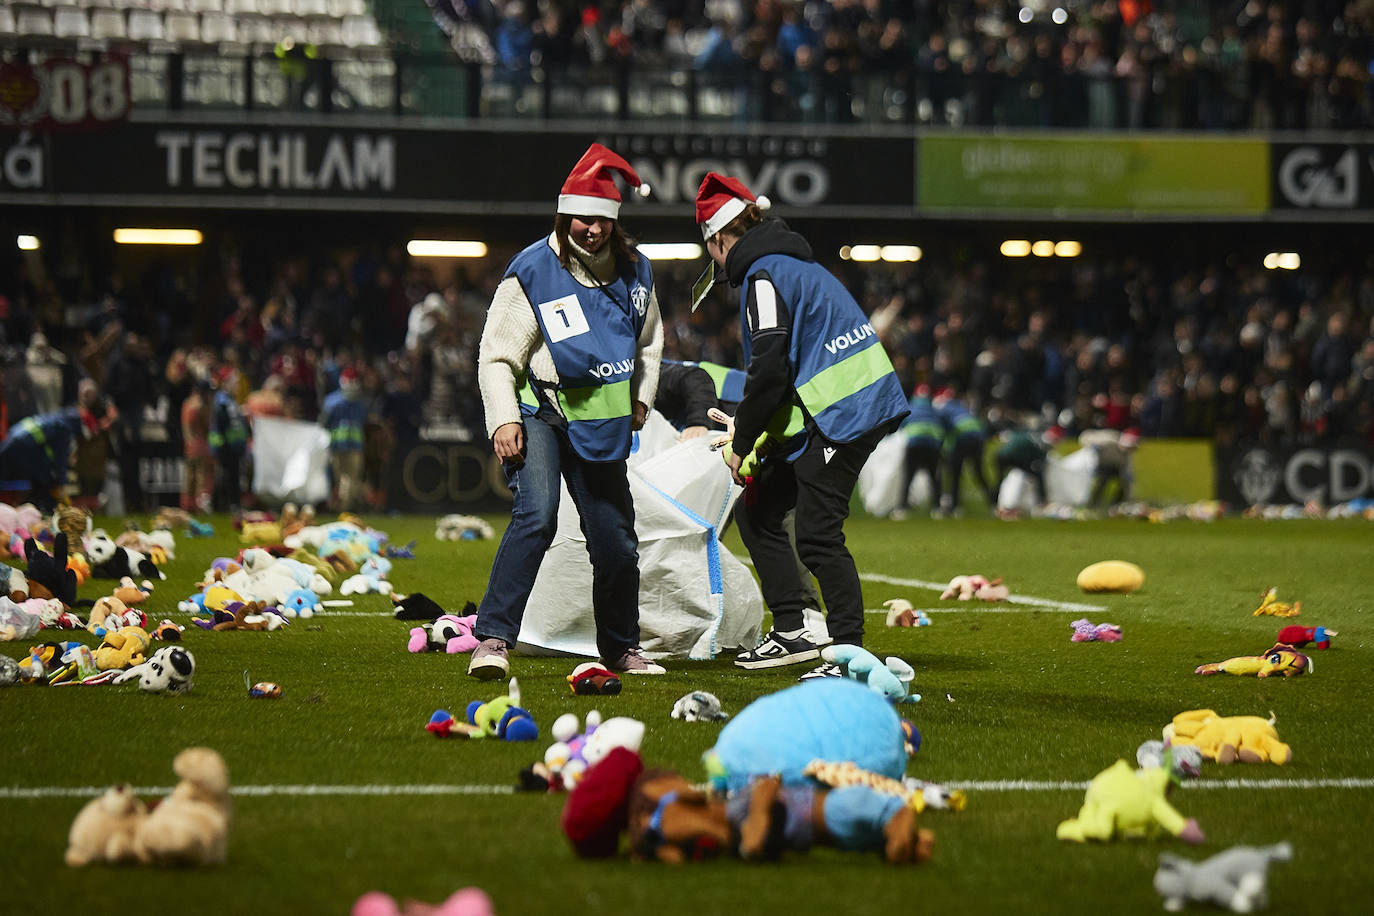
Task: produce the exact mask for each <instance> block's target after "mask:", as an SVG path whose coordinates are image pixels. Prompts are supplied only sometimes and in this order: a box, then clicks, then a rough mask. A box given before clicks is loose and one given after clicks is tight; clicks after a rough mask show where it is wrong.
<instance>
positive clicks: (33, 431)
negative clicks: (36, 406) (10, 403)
mask: <svg viewBox="0 0 1374 916" xmlns="http://www.w3.org/2000/svg"><path fill="white" fill-rule="evenodd" d="M15 425H16V426H18V427H19V428H20V429H22V430H23V431H24V432H26V433H28V434H29V438H30V439H32V440H33V441H34V442H37V443H38V444H39V445H41V446H43V451H44V452H46V453H47V455H48V460H49V461H52V462H54V463H55V462H56V461H57V456H56V455H54V454H53V453H52V444H51V443H49V442H48V437H47V436H46V435H45V434H44V432H43V427H41V426H39V425H38V421H37V420H35V419H34V418H33V417H25V418H24V419H22V420H20V421H19V422H18V423H17V424H15Z"/></svg>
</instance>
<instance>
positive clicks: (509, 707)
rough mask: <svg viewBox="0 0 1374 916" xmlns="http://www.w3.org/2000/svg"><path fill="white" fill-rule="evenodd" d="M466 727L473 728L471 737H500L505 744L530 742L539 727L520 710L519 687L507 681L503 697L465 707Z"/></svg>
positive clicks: (476, 701) (535, 736)
mask: <svg viewBox="0 0 1374 916" xmlns="http://www.w3.org/2000/svg"><path fill="white" fill-rule="evenodd" d="M467 720H468V724H470V725H475V726H477V732H476V733H475V734H474V735H473V736H472V737H474V738H502V739H504V740H506V741H533V740H534V739H535V738H538V737H539V726H538V725H536V724H535V722H534V718H533V717H532V716H531V715H530V714H529V710H526V709H521V708H520V685H519V684H518V683H516V680H515V678H511V679H510V690H509V691H508V692H507V693H506V695H505V696H501V697H497V698H496V699H494V700H489V701H488V702H486V703H483V702H482V701H481V700H473V701H472V702H471V703H469V704H468V708H467Z"/></svg>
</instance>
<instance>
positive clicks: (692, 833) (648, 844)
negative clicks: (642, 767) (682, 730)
mask: <svg viewBox="0 0 1374 916" xmlns="http://www.w3.org/2000/svg"><path fill="white" fill-rule="evenodd" d="M626 829H627V830H628V832H629V837H630V857H631V858H633V859H639V860H655V859H656V860H658V861H660V862H668V863H670V864H674V865H678V864H681V863H683V862H700V861H702V860H705V859H713V858H716V857H717V856H721V855H729V854H731V853H732V852H734V836H733V831H732V829H731V826H730V818H729V815H728V814H727V812H726V807H725V802H724V801H723V800H720V799H718V798H714V797H712V796H711V795H708V794H707V793H706V792H703V791H702V790H701V789H700V788H699V787H697V786H694V785H692V784H691V783H690V782H688V781H687V780H686V779H685V778H684V777H683V776H682V774H681V773H678V772H677V771H675V770H646V771H645V772H644V773H642V774H641V775H640V777H639V778H638V779H636V780H635V782H634V784H633V785H632V786H631V787H630V792H629V799H628V805H627V811H626ZM765 831H766V827H763V826H761V827H760V830H759V833H760V835H763V834H764V833H765Z"/></svg>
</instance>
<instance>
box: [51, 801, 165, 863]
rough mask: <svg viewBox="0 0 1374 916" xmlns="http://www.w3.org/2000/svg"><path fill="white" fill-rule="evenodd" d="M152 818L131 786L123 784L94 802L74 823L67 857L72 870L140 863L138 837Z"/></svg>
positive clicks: (68, 839)
mask: <svg viewBox="0 0 1374 916" xmlns="http://www.w3.org/2000/svg"><path fill="white" fill-rule="evenodd" d="M147 817H148V807H147V806H146V805H145V804H143V802H141V801H139V800H138V798H137V797H136V796H135V795H134V793H133V789H131V788H130V787H129V784H128V783H119V784H118V785H115V786H111V787H110V788H108V789H106V790H105V792H104V794H102V795H100V796H98V797H96V798H93V799H91V800H90V801H89V802H87V803H86V806H85V807H84V808H82V809H81V811H80V812H79V813H78V814H77V815H76V819H75V820H74V821H72V827H71V830H70V831H68V832H67V853H66V855H65V856H64V858H65V860H66V862H67V864H68V865H70V866H71V867H72V868H80V867H81V866H83V865H89V864H91V863H92V862H95V863H102V862H104V863H108V864H110V865H121V864H124V863H126V862H135V861H137V860H138V856H137V854H136V853H135V852H134V836H135V835H136V834H137V833H138V827H139V825H140V824H142V823H143V821H144V819H146V818H147Z"/></svg>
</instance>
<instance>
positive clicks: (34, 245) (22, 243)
mask: <svg viewBox="0 0 1374 916" xmlns="http://www.w3.org/2000/svg"><path fill="white" fill-rule="evenodd" d="M15 244H17V245H18V246H19V250H20V251H37V250H38V236H36V235H21V236H19V238H17V239H15Z"/></svg>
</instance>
